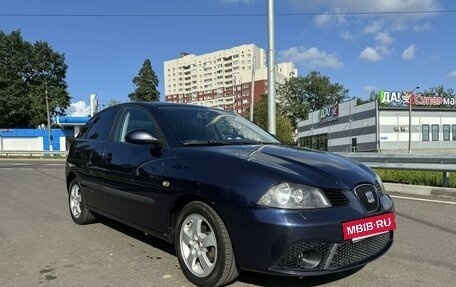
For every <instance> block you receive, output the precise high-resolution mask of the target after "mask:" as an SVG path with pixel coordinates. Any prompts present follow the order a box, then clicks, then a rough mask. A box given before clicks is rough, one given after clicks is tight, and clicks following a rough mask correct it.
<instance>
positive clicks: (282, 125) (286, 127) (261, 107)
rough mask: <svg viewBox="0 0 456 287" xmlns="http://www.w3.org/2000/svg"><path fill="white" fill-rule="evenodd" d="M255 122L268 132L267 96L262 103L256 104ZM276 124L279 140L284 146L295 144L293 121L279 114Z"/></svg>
mask: <svg viewBox="0 0 456 287" xmlns="http://www.w3.org/2000/svg"><path fill="white" fill-rule="evenodd" d="M253 122H254V123H255V124H256V125H258V126H259V127H261V128H263V129H264V130H268V98H267V97H266V96H263V97H262V98H261V100H260V101H258V102H257V103H255V109H254V110H253ZM276 124H277V129H276V130H277V138H278V139H279V140H280V141H281V142H283V143H284V144H293V142H294V140H293V134H294V127H293V124H292V123H291V121H290V120H289V119H288V118H286V117H284V116H282V115H281V114H280V112H278V113H277V116H276Z"/></svg>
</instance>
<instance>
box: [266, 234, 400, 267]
mask: <svg viewBox="0 0 456 287" xmlns="http://www.w3.org/2000/svg"><path fill="white" fill-rule="evenodd" d="M392 243H393V234H392V233H383V234H380V235H376V236H373V237H369V238H366V239H364V240H361V241H357V242H343V243H333V242H308V241H300V242H297V243H295V244H293V245H292V246H291V247H290V248H288V249H287V250H286V251H285V252H284V253H283V254H282V255H281V256H280V258H279V259H278V260H277V261H276V263H275V264H274V265H273V266H272V267H271V270H274V271H278V272H285V273H286V272H299V273H306V272H312V271H322V272H324V271H334V270H338V269H344V268H348V267H351V266H357V265H361V264H363V263H367V262H369V261H371V260H373V259H375V258H377V257H379V256H380V255H382V254H383V253H385V252H386V251H387V250H388V249H389V247H390V246H391V244H392ZM309 250H317V251H319V252H320V254H321V258H322V260H321V262H320V264H318V265H317V266H315V267H313V268H305V267H303V266H302V263H301V258H302V254H303V253H304V252H306V251H309Z"/></svg>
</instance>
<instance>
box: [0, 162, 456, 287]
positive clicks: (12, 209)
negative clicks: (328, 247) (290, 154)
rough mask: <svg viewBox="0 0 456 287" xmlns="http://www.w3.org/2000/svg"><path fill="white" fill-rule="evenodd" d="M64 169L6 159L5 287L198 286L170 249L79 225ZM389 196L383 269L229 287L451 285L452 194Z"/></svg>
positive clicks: (258, 277) (0, 229)
mask: <svg viewBox="0 0 456 287" xmlns="http://www.w3.org/2000/svg"><path fill="white" fill-rule="evenodd" d="M63 168H64V163H63V161H55V160H54V161H52V160H51V161H30V160H20V161H17V160H12V161H11V160H0V259H1V260H0V286H2V287H3V286H5V287H22V286H24V287H28V286H40V287H41V286H46V287H48V286H65V287H66V286H74V287H80V286H81V287H82V286H95V287H98V286H100V287H115V286H119V287H124V286H135V287H142V286H146V287H149V286H150V287H184V286H185V287H190V286H193V285H192V284H190V283H189V282H188V281H187V280H186V279H185V277H184V276H183V275H182V272H181V270H180V268H179V266H178V262H177V258H176V256H175V253H174V249H173V246H172V245H170V244H167V243H166V242H163V241H161V240H158V239H156V238H154V237H151V236H147V235H145V234H143V233H141V232H139V231H137V230H135V229H132V228H130V227H128V226H125V225H122V224H119V223H116V222H113V221H111V220H108V219H101V220H100V221H99V222H97V223H95V224H91V225H85V226H78V225H76V224H74V223H73V222H72V220H71V218H70V215H69V211H68V204H67V194H66V191H65V180H64V169H63ZM393 188H397V190H395V189H394V190H393ZM386 189H387V191H389V192H390V193H391V194H392V196H393V198H394V201H395V203H396V220H397V226H398V227H397V228H398V229H397V231H396V235H395V243H394V244H393V247H392V248H391V249H390V250H389V251H388V252H387V253H386V254H385V255H384V256H382V257H381V258H379V259H378V260H376V261H374V262H371V263H369V264H368V265H367V266H366V267H364V268H362V269H360V270H356V271H354V272H350V273H343V274H336V275H331V276H317V277H307V278H287V277H279V276H270V275H264V274H258V273H253V272H242V273H241V275H240V276H239V278H238V279H237V280H236V281H235V282H233V283H232V284H231V285H230V287H246V286H249V287H250V286H268V287H269V286H270V287H273V286H278V287H313V286H328V287H336V286H337V287H349V286H350V287H364V286H369V287H381V286H401V287H412V286H413V287H428V286H433V287H450V286H454V284H455V282H456V272H455V270H456V261H455V259H454V258H456V245H455V244H454V242H456V220H455V218H456V196H452V195H453V194H454V190H453V189H450V190H445V193H442V192H437V191H435V190H434V191H433V190H432V189H431V190H430V191H428V190H424V191H423V189H422V188H421V187H415V186H413V187H411V186H402V185H390V184H386ZM439 190H440V189H439Z"/></svg>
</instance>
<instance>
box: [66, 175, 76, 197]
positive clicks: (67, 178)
mask: <svg viewBox="0 0 456 287" xmlns="http://www.w3.org/2000/svg"><path fill="white" fill-rule="evenodd" d="M75 178H76V174H75V173H74V172H72V171H70V172H69V173H68V175H67V177H66V187H67V191H68V192H69V190H68V188H69V187H70V184H71V182H72V181H73V180H74V179H75Z"/></svg>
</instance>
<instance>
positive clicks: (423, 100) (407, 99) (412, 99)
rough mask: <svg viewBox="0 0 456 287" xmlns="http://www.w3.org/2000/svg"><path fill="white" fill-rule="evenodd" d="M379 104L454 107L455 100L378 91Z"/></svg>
mask: <svg viewBox="0 0 456 287" xmlns="http://www.w3.org/2000/svg"><path fill="white" fill-rule="evenodd" d="M379 102H380V104H383V105H388V106H391V107H408V106H409V104H410V103H411V104H412V106H455V105H456V99H455V98H444V97H438V96H435V97H426V96H422V95H421V94H414V93H413V92H391V91H380V93H379Z"/></svg>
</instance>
